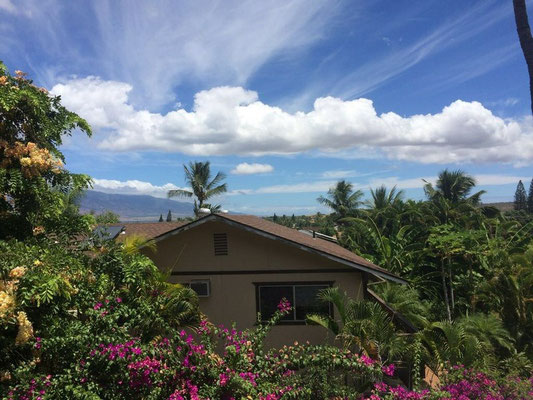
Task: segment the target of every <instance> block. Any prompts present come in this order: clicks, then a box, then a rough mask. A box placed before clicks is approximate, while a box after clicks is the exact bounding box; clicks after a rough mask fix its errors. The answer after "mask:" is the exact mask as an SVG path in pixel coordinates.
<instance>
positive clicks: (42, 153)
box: [0, 140, 63, 178]
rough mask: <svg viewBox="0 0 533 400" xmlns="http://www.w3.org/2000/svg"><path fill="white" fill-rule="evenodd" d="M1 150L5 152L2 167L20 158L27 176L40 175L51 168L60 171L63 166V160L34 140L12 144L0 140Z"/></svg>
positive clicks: (56, 171) (53, 170)
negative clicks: (39, 145)
mask: <svg viewBox="0 0 533 400" xmlns="http://www.w3.org/2000/svg"><path fill="white" fill-rule="evenodd" d="M0 150H3V153H4V154H3V155H4V157H3V160H2V161H1V162H0V168H7V167H9V166H10V165H12V164H13V162H14V161H15V160H18V161H19V163H20V165H21V167H22V173H23V174H24V176H25V177H26V178H33V177H36V176H39V175H41V174H42V173H43V172H46V171H49V170H52V172H54V173H59V172H61V167H62V166H63V163H62V162H61V160H55V159H54V158H53V157H52V155H51V154H50V152H49V151H48V150H47V149H41V148H39V147H38V146H37V145H36V144H35V143H32V142H29V143H27V144H24V143H22V142H15V144H14V145H12V146H10V145H9V143H8V142H6V141H5V140H0Z"/></svg>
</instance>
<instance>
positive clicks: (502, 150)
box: [52, 77, 533, 164]
mask: <svg viewBox="0 0 533 400" xmlns="http://www.w3.org/2000/svg"><path fill="white" fill-rule="evenodd" d="M130 90H131V86H130V85H128V84H125V83H122V82H115V81H103V80H101V79H99V78H96V77H87V78H83V79H72V80H70V81H67V82H65V83H63V84H58V85H56V86H54V87H53V89H52V92H53V93H54V94H60V95H61V96H62V101H63V104H64V105H65V106H66V107H67V108H69V109H72V110H73V111H75V112H78V113H79V114H80V115H81V116H83V117H85V118H86V119H87V120H88V121H89V123H91V124H92V125H93V126H94V127H95V128H97V129H98V128H100V129H106V130H109V131H110V132H111V135H108V136H107V138H106V139H105V140H103V141H101V142H100V147H102V148H104V149H107V150H112V151H131V150H158V151H168V152H183V153H186V154H191V155H202V156H209V155H227V154H240V155H265V154H293V153H299V152H305V151H310V150H320V151H322V152H331V153H335V152H342V153H343V154H346V153H350V152H352V153H354V154H358V155H361V156H363V157H364V156H365V154H366V155H368V156H369V157H383V156H385V157H388V158H391V159H397V160H407V161H416V162H421V163H446V164H450V163H465V162H474V163H483V162H505V163H514V164H530V163H531V162H532V160H533V120H532V119H531V118H526V119H524V120H520V121H517V120H512V119H509V120H505V119H502V118H500V117H498V116H496V115H494V114H493V113H492V112H491V111H490V110H489V109H487V108H485V107H484V106H483V105H482V104H481V103H479V102H475V101H473V102H465V101H462V100H457V101H455V102H453V103H451V104H450V105H449V106H446V107H444V108H443V110H442V111H441V112H439V113H436V114H425V115H412V116H408V117H404V116H400V115H398V114H396V113H394V112H387V113H383V114H380V115H378V114H377V112H376V110H375V108H374V105H373V103H372V101H371V100H368V99H364V98H361V99H357V100H351V101H343V100H341V99H338V98H334V97H321V98H318V99H316V100H315V102H314V107H313V110H311V111H309V112H307V113H304V112H296V113H288V112H286V111H284V110H282V109H281V108H279V107H274V106H270V105H268V104H265V103H263V102H261V101H260V100H259V99H258V94H257V93H256V92H254V91H250V90H246V89H244V88H242V87H227V86H224V87H216V88H213V89H210V90H205V91H201V92H199V93H197V94H196V95H195V101H194V107H193V109H192V110H191V111H186V110H185V109H177V110H175V111H171V112H169V113H167V114H158V113H152V112H149V111H147V110H137V109H135V108H134V107H133V106H132V105H131V104H130V103H129V102H128V93H129V91H130Z"/></svg>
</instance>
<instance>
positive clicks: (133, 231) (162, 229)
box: [113, 222, 187, 240]
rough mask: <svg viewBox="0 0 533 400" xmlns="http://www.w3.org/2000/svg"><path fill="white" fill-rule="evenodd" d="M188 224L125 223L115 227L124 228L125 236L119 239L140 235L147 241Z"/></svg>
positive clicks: (120, 236)
mask: <svg viewBox="0 0 533 400" xmlns="http://www.w3.org/2000/svg"><path fill="white" fill-rule="evenodd" d="M186 224H187V222H123V223H121V224H117V225H114V224H113V226H122V227H123V233H124V235H119V237H118V239H119V240H122V238H123V237H127V236H131V235H140V236H142V237H144V238H146V239H154V238H156V237H158V236H160V235H162V234H164V233H167V232H169V231H172V230H174V229H176V228H179V227H180V226H183V225H186Z"/></svg>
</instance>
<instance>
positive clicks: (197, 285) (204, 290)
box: [185, 279, 211, 297]
mask: <svg viewBox="0 0 533 400" xmlns="http://www.w3.org/2000/svg"><path fill="white" fill-rule="evenodd" d="M185 286H187V287H189V288H191V289H192V290H194V291H195V292H196V294H197V295H198V297H209V296H210V295H211V285H210V282H209V279H202V280H193V281H191V282H190V283H188V284H185Z"/></svg>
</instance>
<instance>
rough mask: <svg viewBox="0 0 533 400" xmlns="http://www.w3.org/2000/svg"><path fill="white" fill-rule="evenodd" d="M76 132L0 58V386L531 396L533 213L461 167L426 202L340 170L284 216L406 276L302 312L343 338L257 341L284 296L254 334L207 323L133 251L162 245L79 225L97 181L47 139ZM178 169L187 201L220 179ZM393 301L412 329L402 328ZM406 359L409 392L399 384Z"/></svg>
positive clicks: (19, 392)
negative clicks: (495, 201) (304, 211)
mask: <svg viewBox="0 0 533 400" xmlns="http://www.w3.org/2000/svg"><path fill="white" fill-rule="evenodd" d="M76 128H78V129H80V130H82V131H85V132H86V133H90V128H89V127H88V126H87V124H86V123H85V121H83V120H82V119H81V118H79V117H78V116H77V115H75V114H73V113H70V112H69V111H68V110H66V109H64V108H63V107H62V106H61V104H60V99H59V98H57V97H52V96H49V95H48V94H47V93H46V91H44V90H43V89H39V88H36V87H35V86H33V84H32V83H31V81H30V80H28V79H27V78H26V77H25V75H24V74H23V73H22V72H20V71H17V72H16V73H15V76H11V75H10V74H9V73H8V72H7V70H6V68H5V67H4V66H3V64H1V65H0V349H1V351H0V397H1V398H5V399H10V400H14V399H21V400H22V399H24V400H28V399H35V400H37V399H39V400H45V399H168V400H178V399H180V400H185V399H187V400H209V399H211V400H214V399H222V400H230V399H260V400H280V399H304V400H305V399H330V400H333V399H362V398H369V399H372V400H376V399H451V398H457V399H465V400H466V399H486V400H489V399H498V400H500V399H502V400H503V399H526V398H531V397H532V396H533V390H532V386H533V382H532V381H531V380H528V379H529V378H530V376H531V372H532V359H533V348H532V345H531V344H532V342H533V337H532V333H531V332H533V326H532V322H531V321H533V302H532V301H531V299H532V298H533V272H532V271H533V244H532V243H531V231H532V224H531V223H529V222H527V220H523V219H517V218H514V214H512V215H511V216H504V215H501V214H499V213H498V212H495V211H494V210H492V209H488V208H482V207H479V204H478V203H479V200H480V196H481V194H482V193H481V192H477V193H474V194H472V193H473V191H474V187H475V182H474V181H473V179H471V178H470V177H468V176H467V175H466V174H464V173H462V172H460V171H455V172H448V171H444V172H443V174H441V176H440V177H439V180H438V181H437V183H436V185H435V187H433V186H432V185H428V186H426V193H427V195H428V199H427V201H420V202H414V201H412V200H407V201H404V200H403V194H402V193H401V191H397V190H396V189H395V188H393V189H392V190H391V191H388V190H387V189H386V188H384V187H382V188H378V189H376V190H375V191H372V200H371V201H370V202H369V203H368V204H367V208H362V206H363V202H362V194H361V193H360V192H359V191H355V192H354V191H353V186H352V185H351V184H350V183H348V182H345V181H341V182H339V184H338V185H337V186H336V187H335V188H333V189H331V190H330V191H329V192H328V194H327V195H326V197H320V198H319V201H320V202H322V203H323V204H326V205H327V206H328V207H330V208H331V209H332V211H333V213H332V214H331V215H329V216H324V215H320V214H317V215H315V216H312V217H296V216H292V217H282V218H280V221H279V222H283V223H286V224H289V225H290V226H292V227H300V226H298V225H299V224H301V227H305V228H306V229H307V228H311V229H315V228H317V230H321V229H322V228H327V229H330V232H331V233H329V234H330V235H334V234H335V235H337V237H338V239H339V240H340V242H341V243H342V244H343V245H345V246H346V247H348V248H350V249H352V250H353V251H355V252H357V253H359V254H363V255H365V256H366V257H368V258H370V259H371V260H373V261H374V262H376V263H379V264H380V265H382V266H383V267H385V268H388V269H390V270H391V271H392V272H394V273H397V274H400V275H402V276H403V277H405V278H407V279H409V281H410V282H411V284H410V285H409V286H408V287H407V288H403V287H401V288H400V287H398V286H394V285H392V284H386V285H385V284H382V283H381V284H380V283H377V282H371V283H372V284H373V285H372V289H371V290H372V291H375V292H372V293H373V296H374V299H376V301H378V302H375V301H369V300H361V301H356V300H354V299H349V298H347V297H346V296H345V295H344V294H342V293H340V292H339V291H338V290H336V289H328V290H325V291H324V292H322V294H321V298H322V300H323V301H327V302H330V303H332V304H333V306H334V307H335V308H336V313H335V314H334V315H335V318H326V317H323V316H320V315H314V316H313V315H311V316H309V322H310V323H315V324H319V325H321V326H323V327H324V328H325V329H328V330H329V331H331V333H332V335H333V336H334V337H335V338H336V339H337V341H338V346H329V345H326V344H323V345H310V344H308V343H297V342H295V343H294V344H293V345H290V346H284V347H282V348H277V349H276V348H268V347H267V346H265V339H266V337H267V335H268V332H269V331H270V330H271V329H272V327H273V326H274V325H275V324H276V323H277V322H278V321H279V320H280V319H281V318H283V316H284V315H285V314H286V313H288V312H289V311H290V309H291V305H290V304H288V302H287V301H286V300H284V299H280V300H281V301H280V303H279V305H278V311H277V312H276V313H275V314H274V316H273V317H272V319H271V320H270V321H268V322H266V323H264V324H259V325H258V326H256V327H254V328H253V329H250V330H246V331H239V330H237V329H236V327H233V326H232V327H227V328H226V327H223V326H213V325H212V324H211V323H210V322H209V321H208V320H207V319H206V317H205V316H203V315H202V314H201V313H200V311H199V309H198V304H199V301H198V298H197V296H196V295H195V293H194V292H193V291H191V290H190V289H187V288H184V287H181V286H180V285H174V284H170V283H168V279H167V278H168V277H167V276H166V275H164V274H162V273H161V271H159V270H158V269H157V268H156V267H155V266H154V264H153V263H152V261H150V259H149V258H147V257H145V256H144V255H142V254H141V253H140V251H139V248H140V247H142V248H143V252H148V251H155V250H156V249H155V248H154V247H153V243H151V242H149V241H146V239H145V238H143V237H135V236H133V237H130V238H129V239H127V240H125V241H124V242H122V243H116V242H112V241H106V240H102V239H101V238H100V237H98V235H94V236H91V235H89V233H88V232H90V229H91V228H92V227H93V226H94V224H95V223H96V220H95V218H94V216H92V215H88V216H80V215H79V213H78V208H77V206H76V199H77V197H78V196H79V193H80V191H82V190H83V189H84V188H85V187H87V185H88V184H89V182H90V180H89V178H88V177H87V176H83V175H74V174H71V173H69V172H68V171H67V170H66V169H65V168H64V166H63V164H62V163H63V156H62V154H61V153H60V151H59V150H58V146H59V145H60V144H61V141H62V137H63V136H64V135H68V134H70V132H71V131H72V130H73V129H76ZM60 161H61V163H60ZM185 173H186V179H187V182H188V183H189V184H190V186H191V190H190V191H183V190H181V191H176V192H175V193H173V194H174V195H178V196H189V197H192V196H195V197H196V209H197V210H198V209H199V208H201V207H206V206H208V204H206V203H205V201H206V200H208V199H209V198H211V197H213V196H216V195H217V194H220V193H223V192H224V191H225V190H226V185H225V184H222V181H223V179H224V175H223V174H221V173H218V174H217V175H216V176H215V177H214V178H213V179H211V176H210V169H209V163H208V162H206V163H198V162H197V163H191V164H190V165H189V166H188V167H187V166H186V167H185ZM216 208H217V207H216V206H212V209H216ZM111 217H112V216H111ZM106 218H107V217H106ZM273 219H278V217H276V216H275V217H273ZM304 225H306V226H304ZM369 293H370V292H369ZM379 302H382V303H386V304H388V306H387V307H389V308H387V307H383V306H382V304H381V305H380V304H378V303H379ZM391 307H392V308H391ZM394 310H396V311H394ZM397 312H400V313H402V314H403V315H404V316H405V317H406V318H407V319H408V320H410V321H411V322H410V323H411V324H412V326H411V325H409V326H407V325H406V326H401V324H398V318H397ZM258 320H261V318H258ZM393 362H395V363H396V362H397V363H398V368H396V367H395V364H393ZM453 364H459V366H456V367H452V365H453ZM424 365H428V366H430V367H431V368H433V370H434V371H436V372H437V373H438V374H439V376H440V378H441V381H440V383H439V384H438V385H437V387H436V388H433V389H423V390H419V389H420V386H421V381H422V379H421V378H422V376H421V373H420V372H421V370H422V369H423V368H424ZM406 367H407V368H406ZM406 369H407V370H409V369H410V370H412V371H413V374H412V375H413V382H414V385H413V386H414V387H415V389H416V390H414V391H410V390H408V389H406V388H404V387H403V386H398V384H399V383H401V382H400V381H399V380H398V379H397V378H398V377H400V375H401V374H403V373H404V371H405V370H406ZM480 371H483V372H480Z"/></svg>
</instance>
